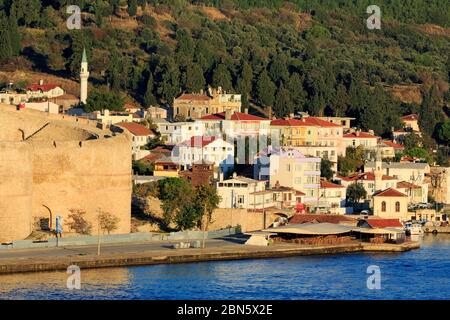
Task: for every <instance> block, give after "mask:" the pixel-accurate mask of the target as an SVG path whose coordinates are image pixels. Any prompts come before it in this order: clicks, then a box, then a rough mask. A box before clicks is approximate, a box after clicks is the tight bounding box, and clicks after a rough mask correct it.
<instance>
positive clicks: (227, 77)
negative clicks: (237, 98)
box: [212, 63, 233, 91]
mask: <svg viewBox="0 0 450 320" xmlns="http://www.w3.org/2000/svg"><path fill="white" fill-rule="evenodd" d="M212 85H213V86H214V87H216V88H218V87H222V89H223V90H226V91H232V90H233V84H232V82H231V74H230V72H229V71H228V69H227V67H226V66H225V65H224V64H222V63H221V64H219V65H217V67H216V68H215V69H214V72H213V76H212Z"/></svg>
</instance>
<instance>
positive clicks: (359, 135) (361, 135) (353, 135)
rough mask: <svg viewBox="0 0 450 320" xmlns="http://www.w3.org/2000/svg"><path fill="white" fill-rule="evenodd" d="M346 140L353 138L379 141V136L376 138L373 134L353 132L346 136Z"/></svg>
mask: <svg viewBox="0 0 450 320" xmlns="http://www.w3.org/2000/svg"><path fill="white" fill-rule="evenodd" d="M344 138H352V139H369V138H371V139H378V137H377V136H374V135H373V134H370V133H367V132H359V133H357V132H352V133H347V134H344Z"/></svg>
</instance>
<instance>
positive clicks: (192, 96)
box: [177, 93, 211, 101]
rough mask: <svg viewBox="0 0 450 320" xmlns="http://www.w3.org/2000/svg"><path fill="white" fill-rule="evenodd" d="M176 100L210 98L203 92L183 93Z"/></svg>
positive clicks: (207, 99)
mask: <svg viewBox="0 0 450 320" xmlns="http://www.w3.org/2000/svg"><path fill="white" fill-rule="evenodd" d="M177 100H190V101H209V100H211V98H210V97H208V96H205V95H203V94H193V93H183V94H182V95H181V96H179V97H178V98H177Z"/></svg>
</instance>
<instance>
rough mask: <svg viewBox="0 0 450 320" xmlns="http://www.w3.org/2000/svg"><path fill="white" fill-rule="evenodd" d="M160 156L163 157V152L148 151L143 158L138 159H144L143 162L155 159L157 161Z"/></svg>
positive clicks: (152, 161)
mask: <svg viewBox="0 0 450 320" xmlns="http://www.w3.org/2000/svg"><path fill="white" fill-rule="evenodd" d="M162 157H164V155H163V154H160V153H150V154H148V155H146V156H145V157H144V158H142V159H140V160H139V161H144V162H148V163H155V162H156V161H158V160H159V159H161V158H162Z"/></svg>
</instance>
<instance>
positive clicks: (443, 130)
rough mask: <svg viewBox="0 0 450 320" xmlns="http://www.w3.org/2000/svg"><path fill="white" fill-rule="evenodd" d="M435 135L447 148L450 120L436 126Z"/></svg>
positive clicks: (449, 141) (449, 143)
mask: <svg viewBox="0 0 450 320" xmlns="http://www.w3.org/2000/svg"><path fill="white" fill-rule="evenodd" d="M436 135H437V138H438V139H439V140H440V142H442V143H443V144H445V145H447V146H449V145H450V120H446V121H445V122H444V123H441V124H440V125H439V126H438V128H437V132H436Z"/></svg>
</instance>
